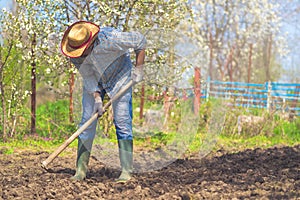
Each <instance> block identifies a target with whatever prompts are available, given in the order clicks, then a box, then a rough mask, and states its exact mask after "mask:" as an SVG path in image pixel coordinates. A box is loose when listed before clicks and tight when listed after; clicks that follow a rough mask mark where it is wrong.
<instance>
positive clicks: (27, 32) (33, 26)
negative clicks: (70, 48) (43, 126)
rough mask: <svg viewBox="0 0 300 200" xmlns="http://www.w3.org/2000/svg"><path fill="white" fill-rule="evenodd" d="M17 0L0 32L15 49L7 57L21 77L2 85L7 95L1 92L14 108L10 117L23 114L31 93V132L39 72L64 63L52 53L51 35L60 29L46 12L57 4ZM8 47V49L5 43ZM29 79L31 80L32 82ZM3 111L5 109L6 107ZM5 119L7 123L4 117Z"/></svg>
mask: <svg viewBox="0 0 300 200" xmlns="http://www.w3.org/2000/svg"><path fill="white" fill-rule="evenodd" d="M16 3H17V4H16V5H17V7H16V9H15V12H14V13H12V12H8V11H6V10H3V15H1V28H2V29H1V31H2V36H3V40H4V41H5V43H4V44H9V45H8V46H10V45H11V46H12V47H13V49H15V54H14V55H12V54H11V55H10V58H8V59H7V60H11V61H14V63H13V64H14V66H13V67H14V69H15V70H16V71H20V74H21V76H22V77H21V76H20V77H19V79H18V78H17V77H16V76H15V77H12V78H11V82H7V83H6V84H5V85H4V86H3V90H4V91H10V92H11V93H10V94H9V93H8V92H7V95H5V96H4V94H3V93H2V94H3V97H5V98H6V100H5V101H6V102H11V104H10V105H12V106H11V109H12V110H14V111H13V112H8V113H7V118H8V119H9V118H10V117H11V116H14V117H13V118H15V119H16V115H17V114H19V115H20V113H19V112H20V110H21V108H22V107H23V105H24V104H25V101H26V97H27V96H28V95H31V133H35V132H36V130H35V123H36V121H35V120H36V114H35V112H36V81H37V75H38V74H42V75H43V74H47V73H50V72H51V70H52V69H53V68H56V69H57V66H58V64H57V63H61V62H63V61H62V60H61V59H59V57H57V52H58V51H54V52H53V50H55V49H53V48H51V46H49V35H51V33H53V32H55V28H56V30H57V27H56V24H57V23H56V21H55V18H54V15H55V13H54V12H50V11H49V12H47V11H48V9H49V8H52V7H53V6H54V5H55V4H54V3H52V2H51V3H50V1H22V0H17V1H16ZM56 14H57V13H56ZM5 47H6V48H7V46H5V45H4V48H5ZM16 58H17V59H16ZM5 64H8V62H6V63H5ZM13 64H12V63H11V65H13ZM2 68H3V70H2V74H3V75H6V76H7V75H9V74H12V73H14V71H13V70H10V69H9V67H6V68H4V66H3V67H2ZM14 74H15V75H16V73H14ZM26 78H28V79H26ZM28 80H31V81H30V83H29V82H28ZM9 88H11V90H9ZM5 105H6V104H5V103H3V104H2V107H3V108H4V107H5ZM2 111H3V112H6V109H5V108H4V109H2ZM10 115H11V116H10ZM2 121H3V122H4V123H6V122H5V119H2Z"/></svg>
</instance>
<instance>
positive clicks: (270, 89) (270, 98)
mask: <svg viewBox="0 0 300 200" xmlns="http://www.w3.org/2000/svg"><path fill="white" fill-rule="evenodd" d="M267 87H268V97H267V110H268V111H270V109H271V101H272V96H271V92H272V84H271V81H268V82H267Z"/></svg>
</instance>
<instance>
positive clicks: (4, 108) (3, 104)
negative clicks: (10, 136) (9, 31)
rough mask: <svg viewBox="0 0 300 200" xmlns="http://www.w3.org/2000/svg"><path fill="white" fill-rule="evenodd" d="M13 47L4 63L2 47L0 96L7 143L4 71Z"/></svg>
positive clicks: (0, 55)
mask: <svg viewBox="0 0 300 200" xmlns="http://www.w3.org/2000/svg"><path fill="white" fill-rule="evenodd" d="M12 46H13V44H12V43H11V44H10V46H9V48H8V52H7V56H6V57H5V59H4V61H3V62H2V52H1V49H2V46H1V48H0V94H1V105H2V129H3V135H2V138H3V140H4V141H6V139H7V132H6V122H7V113H6V102H5V93H4V92H5V91H4V84H3V70H4V66H5V64H6V62H7V60H8V57H9V56H10V52H11V49H12Z"/></svg>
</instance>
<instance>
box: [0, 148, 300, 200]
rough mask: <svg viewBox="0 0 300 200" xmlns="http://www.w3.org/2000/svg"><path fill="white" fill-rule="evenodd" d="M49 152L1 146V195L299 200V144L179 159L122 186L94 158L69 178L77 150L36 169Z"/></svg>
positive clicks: (111, 170)
mask: <svg viewBox="0 0 300 200" xmlns="http://www.w3.org/2000/svg"><path fill="white" fill-rule="evenodd" d="M47 156H49V153H46V152H28V151H25V152H24V151H22V152H19V153H13V154H10V155H7V154H4V153H3V151H1V150H0V176H1V177H0V199H22V200H23V199H78V200H79V199H300V145H297V146H294V147H273V148H269V149H259V148H258V149H254V150H245V151H242V152H238V153H226V152H223V151H218V152H216V153H214V154H211V155H209V156H207V157H206V158H202V159H201V160H200V159H197V158H184V159H178V160H177V161H176V162H174V163H173V164H171V165H169V166H167V167H165V168H163V169H161V170H159V171H153V172H147V173H139V174H134V177H133V179H132V180H131V181H129V182H128V183H126V184H122V183H115V182H114V179H115V178H116V177H118V175H119V171H117V170H114V169H110V168H106V167H105V166H104V165H103V164H102V163H101V162H99V161H96V160H94V159H91V162H90V171H89V173H88V177H87V179H86V180H85V181H82V182H74V181H71V180H70V179H69V178H70V177H71V176H72V175H73V174H74V173H75V170H74V163H75V156H76V155H75V152H74V153H73V154H72V155H71V156H61V157H58V158H56V159H55V160H54V162H53V163H51V164H50V165H49V167H50V170H49V171H48V172H47V171H45V170H43V169H42V168H41V167H40V162H41V161H42V160H44V159H45V158H47Z"/></svg>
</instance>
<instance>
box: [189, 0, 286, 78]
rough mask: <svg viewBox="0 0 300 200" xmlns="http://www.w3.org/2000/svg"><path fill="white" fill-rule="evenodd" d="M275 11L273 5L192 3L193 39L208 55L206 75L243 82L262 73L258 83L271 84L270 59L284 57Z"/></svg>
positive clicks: (231, 1) (218, 0)
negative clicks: (262, 75)
mask: <svg viewBox="0 0 300 200" xmlns="http://www.w3.org/2000/svg"><path fill="white" fill-rule="evenodd" d="M278 7H279V5H278V4H277V3H276V1H244V0H243V1H235V0H228V1H222V0H209V1H194V5H193V11H194V16H195V17H194V19H195V23H194V30H195V33H196V36H195V37H196V38H197V39H198V41H199V42H200V43H202V46H203V47H205V49H206V50H207V52H209V53H208V54H206V58H207V59H206V63H204V66H208V67H205V68H204V69H205V70H206V71H207V74H208V75H209V76H210V77H212V78H213V79H221V80H230V81H233V80H240V81H245V80H247V79H248V80H250V79H249V78H248V77H249V76H251V79H254V78H255V76H257V75H258V74H259V71H261V69H265V78H264V80H259V81H265V80H271V79H272V76H274V75H275V74H274V73H273V74H270V72H271V71H270V66H271V64H274V62H275V61H274V59H273V58H274V57H275V55H276V54H280V55H283V54H284V53H285V52H284V51H283V50H284V49H285V48H284V47H285V46H284V39H283V38H282V37H280V36H279V34H278V33H279V31H280V25H281V23H280V22H281V21H280V20H281V19H280V16H279V13H278ZM275 50H276V51H275ZM251 61H252V63H254V64H255V65H252V66H251ZM272 61H273V63H272ZM251 67H252V69H251ZM254 75H255V76H254ZM260 77H261V76H260Z"/></svg>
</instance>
